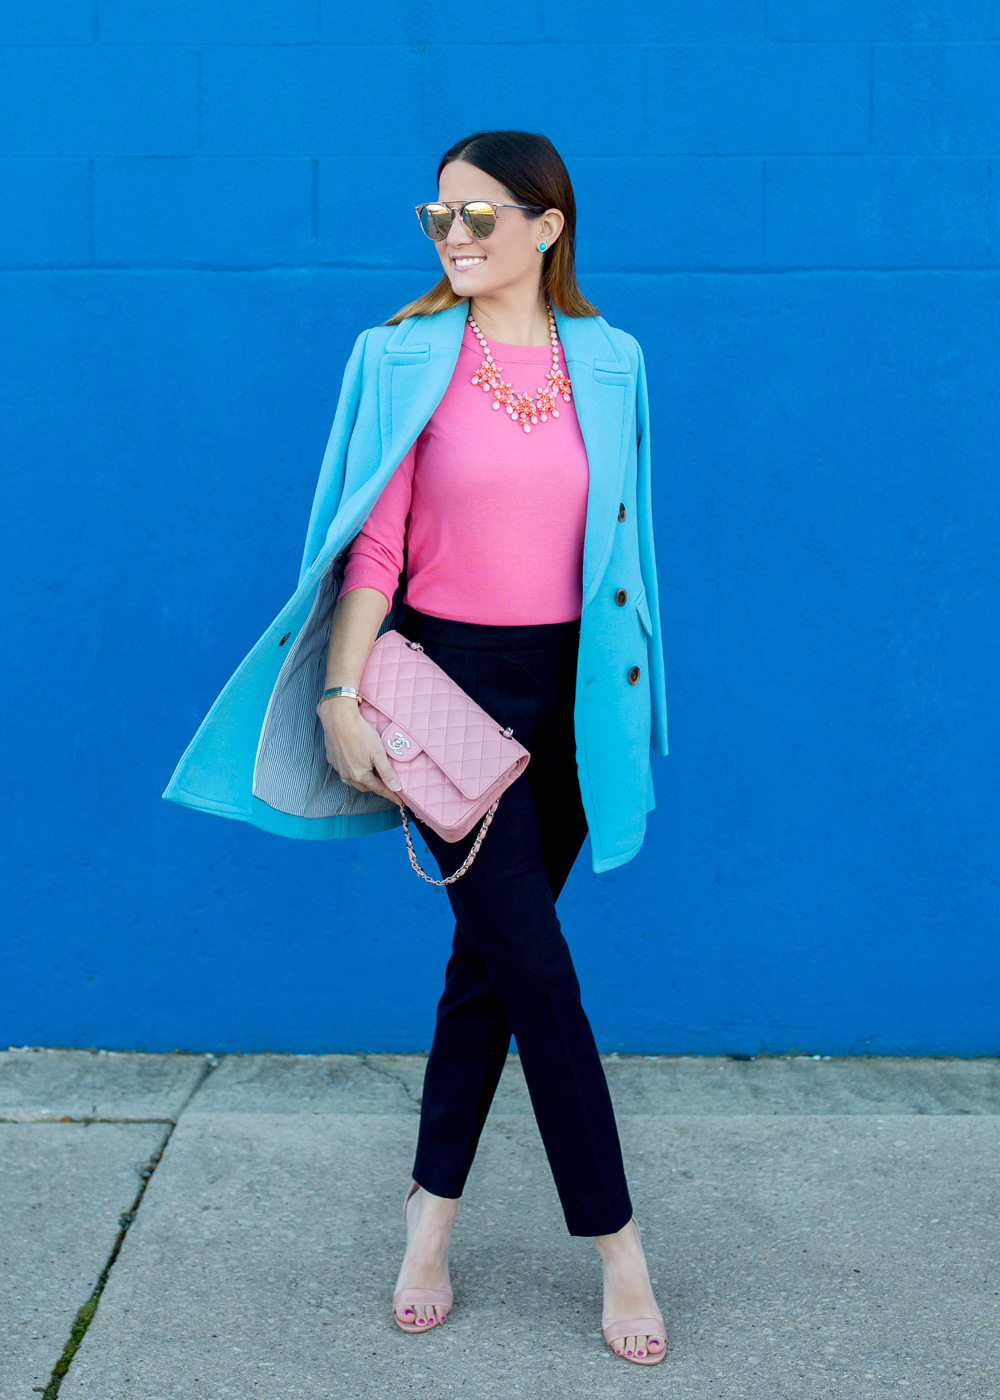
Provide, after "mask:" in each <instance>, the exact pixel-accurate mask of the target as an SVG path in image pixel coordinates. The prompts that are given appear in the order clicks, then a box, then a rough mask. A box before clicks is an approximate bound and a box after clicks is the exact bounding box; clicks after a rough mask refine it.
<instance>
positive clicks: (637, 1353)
mask: <svg viewBox="0 0 1000 1400" xmlns="http://www.w3.org/2000/svg"><path fill="white" fill-rule="evenodd" d="M645 1355H646V1353H645V1352H644V1351H637V1352H636V1356H645Z"/></svg>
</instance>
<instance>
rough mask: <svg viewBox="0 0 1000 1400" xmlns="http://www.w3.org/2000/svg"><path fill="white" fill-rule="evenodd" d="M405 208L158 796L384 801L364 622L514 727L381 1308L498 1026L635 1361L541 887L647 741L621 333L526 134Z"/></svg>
mask: <svg viewBox="0 0 1000 1400" xmlns="http://www.w3.org/2000/svg"><path fill="white" fill-rule="evenodd" d="M418 215H419V217H420V222H421V226H422V228H423V231H424V232H425V233H426V234H427V235H428V236H429V237H431V238H432V239H434V240H435V244H436V247H437V250H438V254H439V256H440V258H441V263H442V267H443V271H444V275H443V277H442V278H441V280H440V281H439V282H438V283H437V284H436V285H435V286H434V287H433V288H432V289H431V291H429V292H428V293H426V294H425V295H424V296H422V297H420V298H418V299H417V300H416V301H415V302H412V303H410V304H409V305H407V306H405V307H403V308H402V310H400V311H399V312H397V313H396V314H395V315H394V316H392V317H390V318H389V320H388V321H387V322H385V323H384V326H382V327H376V328H373V329H372V330H371V331H368V332H364V333H363V334H362V335H361V336H359V338H358V341H357V343H356V344H355V348H354V353H353V354H352V356H351V361H350V362H349V364H348V368H347V372H346V373H345V379H344V386H343V390H342V393H341V397H340V401H339V403H338V408H337V416H336V419H335V422H334V428H333V432H332V433H331V439H330V443H329V445H328V448H327V454H326V457H325V459H324V463H323V468H322V470H321V473H320V481H319V484H318V486H317V491H316V498H315V501H314V505H313V512H312V517H311V519H310V526H309V531H308V537H307V541H306V549H305V554H304V556H303V564H302V572H301V574H300V581H299V588H298V589H297V591H296V593H295V595H294V597H293V598H292V599H290V600H289V602H288V604H286V607H285V608H284V609H283V610H282V612H281V613H280V614H279V616H278V618H277V619H276V620H275V623H274V624H272V627H271V628H269V629H268V632H267V633H265V635H264V636H263V637H262V638H261V639H260V641H259V642H258V644H257V646H256V647H255V648H254V650H253V652H251V653H250V655H249V656H248V657H247V658H246V660H245V661H244V663H243V664H242V666H241V667H240V668H239V670H238V671H237V672H236V674H235V675H234V676H233V678H232V679H231V680H230V682H229V684H228V686H227V687H226V689H225V690H224V691H223V693H222V694H221V695H220V697H219V699H218V700H217V701H216V703H215V705H214V706H213V708H212V711H210V713H209V715H208V716H206V719H205V721H203V724H202V726H201V728H200V729H199V732H198V734H197V735H196V736H195V738H194V739H193V740H192V742H191V744H190V745H189V747H188V750H187V752H186V753H185V755H184V756H183V758H182V759H181V762H180V763H179V764H178V767H177V770H176V771H175V773H174V776H173V778H172V779H171V783H170V785H169V786H168V788H167V790H166V792H165V793H164V796H165V797H167V798H169V799H171V800H174V801H179V802H182V803H185V804H186V805H189V806H195V807H200V808H202V809H203V810H209V811H215V812H219V813H221V814H223V815H228V816H235V817H238V818H241V819H243V820H248V821H251V822H254V823H255V824H256V825H258V826H262V827H264V828H265V829H267V830H271V831H278V832H281V833H282V834H286V835H290V836H296V837H314V836H316V837H321V838H324V837H340V836H353V835H358V834H362V833H364V832H366V831H374V830H384V829H385V828H386V827H388V826H391V825H396V824H398V823H399V821H400V813H399V798H398V797H397V795H396V794H397V792H398V791H399V784H398V781H397V780H396V778H395V774H394V771H393V767H392V764H391V762H390V761H389V757H388V755H387V753H386V750H385V749H384V747H383V745H382V741H381V739H380V737H379V734H378V732H377V731H376V730H375V729H374V728H373V727H372V726H371V725H369V724H368V723H367V722H366V721H365V720H364V719H363V718H362V717H361V714H360V710H359V697H358V694H357V691H358V686H359V683H360V679H361V674H362V671H363V669H364V665H365V662H366V660H367V658H368V654H369V652H370V650H371V647H372V645H373V643H374V641H375V638H376V636H378V635H379V634H380V633H381V632H382V631H384V630H386V629H387V628H389V627H396V628H398V630H400V631H401V632H403V634H404V635H406V636H407V637H409V638H411V639H413V640H419V641H420V642H421V644H422V645H423V647H424V650H425V651H426V652H427V654H428V655H429V656H430V657H431V658H432V659H433V660H434V661H435V662H436V663H437V664H438V665H439V666H441V667H442V668H443V669H444V670H445V671H446V672H447V673H448V674H449V675H450V676H451V677H452V679H453V680H455V681H456V682H457V684H459V685H460V686H461V687H462V688H463V689H464V690H465V691H467V692H468V694H469V695H471V696H472V698H473V699H474V700H475V701H477V703H478V704H480V705H481V706H482V707H483V708H484V709H485V710H487V711H488V712H489V713H490V714H491V715H492V716H493V718H494V719H496V720H497V722H498V723H499V724H500V725H502V726H511V727H512V728H513V732H514V735H515V737H516V738H517V739H519V740H520V742H521V743H522V744H524V745H525V746H526V747H527V748H528V750H529V751H530V753H531V759H530V762H529V763H528V766H527V768H526V770H525V772H524V773H523V775H522V776H521V777H520V778H518V779H517V781H516V782H514V783H513V784H512V785H511V786H510V787H509V788H508V789H507V791H506V792H505V793H504V794H503V796H502V797H501V799H500V803H499V807H498V809H497V812H496V815H495V817H494V819H493V823H492V825H491V826H490V828H489V830H488V832H487V834H486V838H485V840H484V842H483V844H482V847H481V849H480V850H479V852H478V855H477V857H476V859H475V860H474V861H473V863H472V865H471V866H470V867H469V868H468V870H467V872H466V873H465V874H464V875H463V876H462V877H461V879H459V880H457V881H455V882H454V883H453V884H449V885H447V886H446V888H447V891H448V897H449V900H450V902H451V906H452V910H453V912H454V914H455V920H456V923H455V934H454V944H453V951H452V954H451V957H450V959H449V962H448V965H447V970H446V975H445V987H444V992H443V995H442V997H441V1001H440V1003H439V1006H438V1012H437V1021H436V1027H435V1032H434V1037H433V1043H432V1046H431V1051H430V1055H429V1058H428V1063H427V1069H426V1075H425V1081H424V1093H423V1099H422V1106H421V1118H420V1129H419V1135H418V1143H417V1150H416V1159H415V1162H414V1167H413V1173H412V1176H413V1180H412V1181H411V1183H410V1186H409V1188H408V1190H407V1192H406V1198H405V1200H404V1216H405V1219H406V1223H407V1231H408V1242H407V1248H406V1252H405V1255H404V1258H403V1261H402V1264H401V1267H400V1272H399V1277H398V1280H397V1284H396V1291H395V1295H394V1299H393V1318H394V1320H395V1322H396V1324H397V1325H398V1326H399V1327H401V1328H402V1329H403V1330H404V1331H409V1332H419V1331H428V1330H430V1329H432V1328H433V1327H435V1326H436V1325H439V1324H440V1323H442V1322H443V1321H444V1320H445V1318H446V1317H447V1315H448V1311H449V1309H450V1307H451V1305H452V1301H453V1298H452V1292H451V1288H450V1283H449V1275H448V1262H447V1257H448V1243H449V1238H450V1235H451V1230H452V1226H453V1224H454V1221H455V1218H456V1213H457V1208H458V1199H459V1197H460V1196H461V1194H462V1190H463V1188H464V1185H465V1181H466V1177H467V1175H468V1172H469V1169H470V1167H471V1164H472V1160H473V1156H474V1154H475V1150H476V1145H477V1143H478V1139H479V1136H480V1133H481V1131H482V1127H483V1124H484V1122H485V1119H486V1116H487V1114H488V1112H489V1107H490V1103H491V1101H492V1098H493V1094H494V1091H495V1089H496V1086H497V1083H498V1081H499V1077H500V1074H501V1072H502V1070H503V1066H504V1062H505V1058H506V1055H507V1052H508V1049H509V1046H510V1041H511V1035H512V1034H513V1036H514V1037H515V1038H516V1041H517V1047H518V1051H519V1054H520V1057H521V1063H522V1067H523V1070H524V1074H525V1078H526V1081H527V1084H528V1088H529V1092H530V1095H531V1100H532V1104H533V1107H534V1109H535V1113H536V1117H537V1120H538V1124H539V1130H540V1133H541V1136H542V1140H543V1143H544V1146H545V1150H546V1154H547V1156H548V1160H549V1163H550V1166H551V1169H552V1172H553V1176H554V1179H555V1183H556V1187H557V1190H558V1193H559V1197H560V1202H561V1205H562V1208H563V1212H564V1215H565V1219H566V1224H567V1228H568V1229H569V1231H570V1233H572V1234H577V1235H590V1236H592V1237H593V1238H594V1240H595V1244H596V1247H597V1250H598V1253H599V1255H600V1257H601V1259H602V1261H603V1274H604V1314H603V1320H602V1326H603V1329H604V1335H605V1337H606V1339H607V1341H608V1343H609V1345H610V1346H611V1347H612V1349H613V1351H614V1352H615V1353H616V1354H617V1355H619V1356H622V1357H623V1358H625V1359H628V1360H631V1361H635V1362H637V1363H639V1364H642V1365H649V1364H653V1363H655V1362H658V1361H660V1360H662V1358H663V1355H664V1353H665V1348H666V1337H665V1332H664V1327H663V1318H662V1314H661V1313H660V1310H659V1308H658V1306H657V1304H656V1300H655V1298H654V1296H653V1293H652V1290H651V1286H650V1282H649V1277H648V1273H647V1270H646V1263H645V1258H644V1255H643V1251H642V1245H641V1242H640V1239H639V1233H638V1226H637V1225H636V1223H635V1220H634V1217H633V1215H632V1205H631V1201H630V1198H629V1193H628V1187H627V1184H626V1180H625V1174H624V1168H623V1164H622V1156H621V1148H620V1144H619V1139H618V1133H617V1128H616V1124H615V1118H614V1112H613V1109H612V1106H611V1100H610V1096H609V1093H608V1088H607V1083H606V1080H605V1077H604V1072H603V1067H602V1065H601V1061H600V1058H599V1056H598V1053H597V1048H596V1045H595V1043H594V1038H593V1034H592V1031H591V1028H590V1025H589V1022H588V1020H587V1017H586V1014H585V1012H584V1010H583V1007H582V1005H581V1002H580V990H579V984H578V982H577V978H576V974H575V971H574V968H573V963H572V958H571V956H570V952H569V949H568V946H567V944H566V940H565V939H564V937H563V935H562V932H561V929H560V925H559V920H558V917H557V915H556V910H555V904H556V899H557V897H558V895H559V892H560V890H561V889H562V887H563V884H564V882H565V880H566V878H567V876H568V875H569V872H570V869H571V867H572V865H573V862H574V860H575V858H576V856H577V854H578V852H579V850H580V847H581V845H582V843H583V839H584V837H585V835H587V833H588V830H589V833H590V837H591V847H592V861H593V867H594V869H595V870H596V871H600V870H607V869H612V868H614V867H616V866H618V865H622V864H624V863H625V862H626V861H628V860H630V859H631V858H632V856H634V855H635V854H636V853H637V851H638V850H639V848H640V847H641V845H642V839H643V835H644V831H645V822H646V813H647V811H648V810H649V809H650V808H651V807H652V805H653V792H652V783H651V779H650V774H649V750H650V747H652V748H653V749H655V750H656V751H658V752H661V753H665V752H666V715H665V707H664V701H663V666H662V650H661V642H660V632H659V609H658V598H657V583H656V568H655V560H654V555H653V545H652V525H651V519H650V490H649V445H648V431H647V426H646V417H647V402H646V386H645V375H644V369H643V363H642V355H641V352H640V351H639V347H638V345H637V344H636V342H635V341H634V339H633V338H632V337H631V336H628V335H626V334H625V333H624V332H622V331H618V330H615V329H614V328H612V327H610V326H609V325H608V324H607V322H606V321H604V320H603V318H602V317H601V316H600V315H599V313H598V311H597V308H596V307H594V306H593V305H592V304H591V303H590V302H588V301H587V300H586V299H585V298H584V297H583V296H582V294H581V292H580V290H579V288H578V286H577V283H576V277H575V272H574V261H573V242H574V232H575V200H574V195H573V190H572V186H571V183H570V179H569V175H568V173H567V171H566V168H565V166H564V165H563V162H562V160H561V159H560V157H559V155H558V153H557V152H556V151H555V149H554V147H553V146H552V144H551V143H550V142H549V141H548V140H546V139H545V138H544V137H542V136H538V135H534V134H532V133H527V132H517V131H501V132H479V133H475V134H474V135H472V136H470V137H467V138H465V139H464V140H462V141H460V142H458V143H457V144H456V145H455V146H453V147H452V148H451V150H449V151H448V152H446V154H445V155H444V157H443V158H442V160H441V162H440V165H439V168H438V197H437V200H435V201H433V202H432V203H430V204H425V205H420V206H418ZM491 409H493V410H494V411H491ZM497 410H499V411H497ZM503 410H506V411H503ZM578 410H579V412H578ZM283 649H284V650H283ZM578 682H579V683H578ZM330 690H332V691H333V692H334V693H333V694H332V695H329V696H325V698H322V699H320V700H319V702H318V703H317V701H316V697H317V696H318V695H321V694H323V693H324V692H326V691H330ZM417 825H418V827H419V829H420V831H421V834H422V836H423V838H424V840H425V841H426V843H427V845H428V846H429V848H430V850H431V852H432V854H433V856H434V857H435V859H436V861H437V863H438V865H439V866H440V868H441V874H442V876H447V875H450V874H451V873H452V871H454V870H455V869H456V868H457V867H458V866H459V865H460V864H461V863H462V861H463V860H464V858H465V856H466V854H467V853H468V851H469V849H470V847H471V844H472V841H473V839H474V837H475V831H473V832H472V833H470V835H469V836H468V837H466V838H464V839H463V840H462V841H459V842H455V843H448V842H445V841H443V840H442V839H441V838H440V837H439V836H438V835H437V834H436V833H435V832H434V831H433V830H432V829H431V828H430V827H428V826H426V825H425V824H424V823H423V822H419V821H418V822H417Z"/></svg>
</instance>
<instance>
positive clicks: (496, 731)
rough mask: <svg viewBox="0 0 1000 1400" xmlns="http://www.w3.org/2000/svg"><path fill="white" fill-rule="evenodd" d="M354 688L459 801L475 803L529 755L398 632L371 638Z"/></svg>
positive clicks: (392, 631) (395, 755)
mask: <svg viewBox="0 0 1000 1400" xmlns="http://www.w3.org/2000/svg"><path fill="white" fill-rule="evenodd" d="M359 688H360V690H361V694H362V696H363V698H364V699H365V700H367V701H368V703H369V704H371V705H373V706H374V707H375V708H376V709H377V710H379V711H380V712H381V713H382V714H384V715H391V717H392V722H393V726H394V727H395V728H398V729H399V730H400V731H401V732H402V733H403V734H405V736H406V737H407V738H408V739H410V740H411V742H413V741H415V742H416V743H417V744H419V745H420V746H421V747H422V748H423V749H424V751H425V752H426V753H427V754H428V755H429V756H430V757H431V758H432V759H433V760H434V762H435V763H437V764H438V766H439V767H440V768H441V769H442V771H443V772H444V773H445V774H446V775H447V776H448V778H449V779H450V780H451V781H452V782H453V783H454V784H455V786H456V787H457V788H458V790H459V791H460V792H461V793H462V795H463V796H464V797H467V798H477V797H479V796H480V795H481V794H482V793H484V792H485V791H486V790H487V788H489V787H491V786H492V784H493V783H495V782H496V780H497V779H498V778H499V777H500V775H501V774H502V773H504V772H506V770H507V769H508V768H509V767H510V765H511V764H512V763H514V762H516V761H517V760H518V759H519V758H520V757H521V756H522V755H524V754H527V752H528V751H527V749H526V748H525V747H524V745H523V744H520V743H518V741H517V740H516V739H514V738H508V737H507V736H506V735H505V734H504V732H503V730H502V729H501V728H500V726H499V724H497V722H496V720H495V719H493V718H491V716H490V715H488V714H487V713H486V711H485V710H483V709H482V708H481V706H479V705H477V704H476V703H475V701H474V700H472V699H471V697H470V696H468V695H466V693H465V691H464V690H463V689H462V688H461V686H458V685H456V684H455V682H454V681H453V680H452V679H451V677H450V676H449V675H448V674H447V673H446V672H445V671H443V670H442V669H441V667H440V666H439V665H438V664H437V662H435V661H432V660H431V658H430V657H429V656H428V655H427V654H426V652H423V651H416V650H415V649H414V648H412V647H410V646H408V645H407V642H406V638H405V637H404V636H403V635H402V633H400V632H396V631H394V630H392V629H390V630H389V631H387V632H383V633H382V635H381V636H380V637H376V639H375V644H374V646H373V647H372V649H371V652H370V654H369V657H368V661H367V662H366V663H365V669H364V673H363V675H362V677H361V685H360V687H359ZM380 732H381V727H380ZM389 737H390V738H391V737H392V731H390V734H389ZM390 752H391V751H390ZM399 756H400V755H398V754H396V753H395V752H393V757H394V758H398V757H399Z"/></svg>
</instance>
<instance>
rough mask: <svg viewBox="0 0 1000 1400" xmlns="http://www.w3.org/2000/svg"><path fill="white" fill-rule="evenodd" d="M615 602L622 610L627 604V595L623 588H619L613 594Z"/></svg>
mask: <svg viewBox="0 0 1000 1400" xmlns="http://www.w3.org/2000/svg"><path fill="white" fill-rule="evenodd" d="M615 602H616V603H617V604H618V606H619V607H620V608H623V607H624V606H625V604H626V603H627V602H628V594H627V593H626V592H625V590H624V588H619V590H618V592H617V593H616V594H615Z"/></svg>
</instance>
